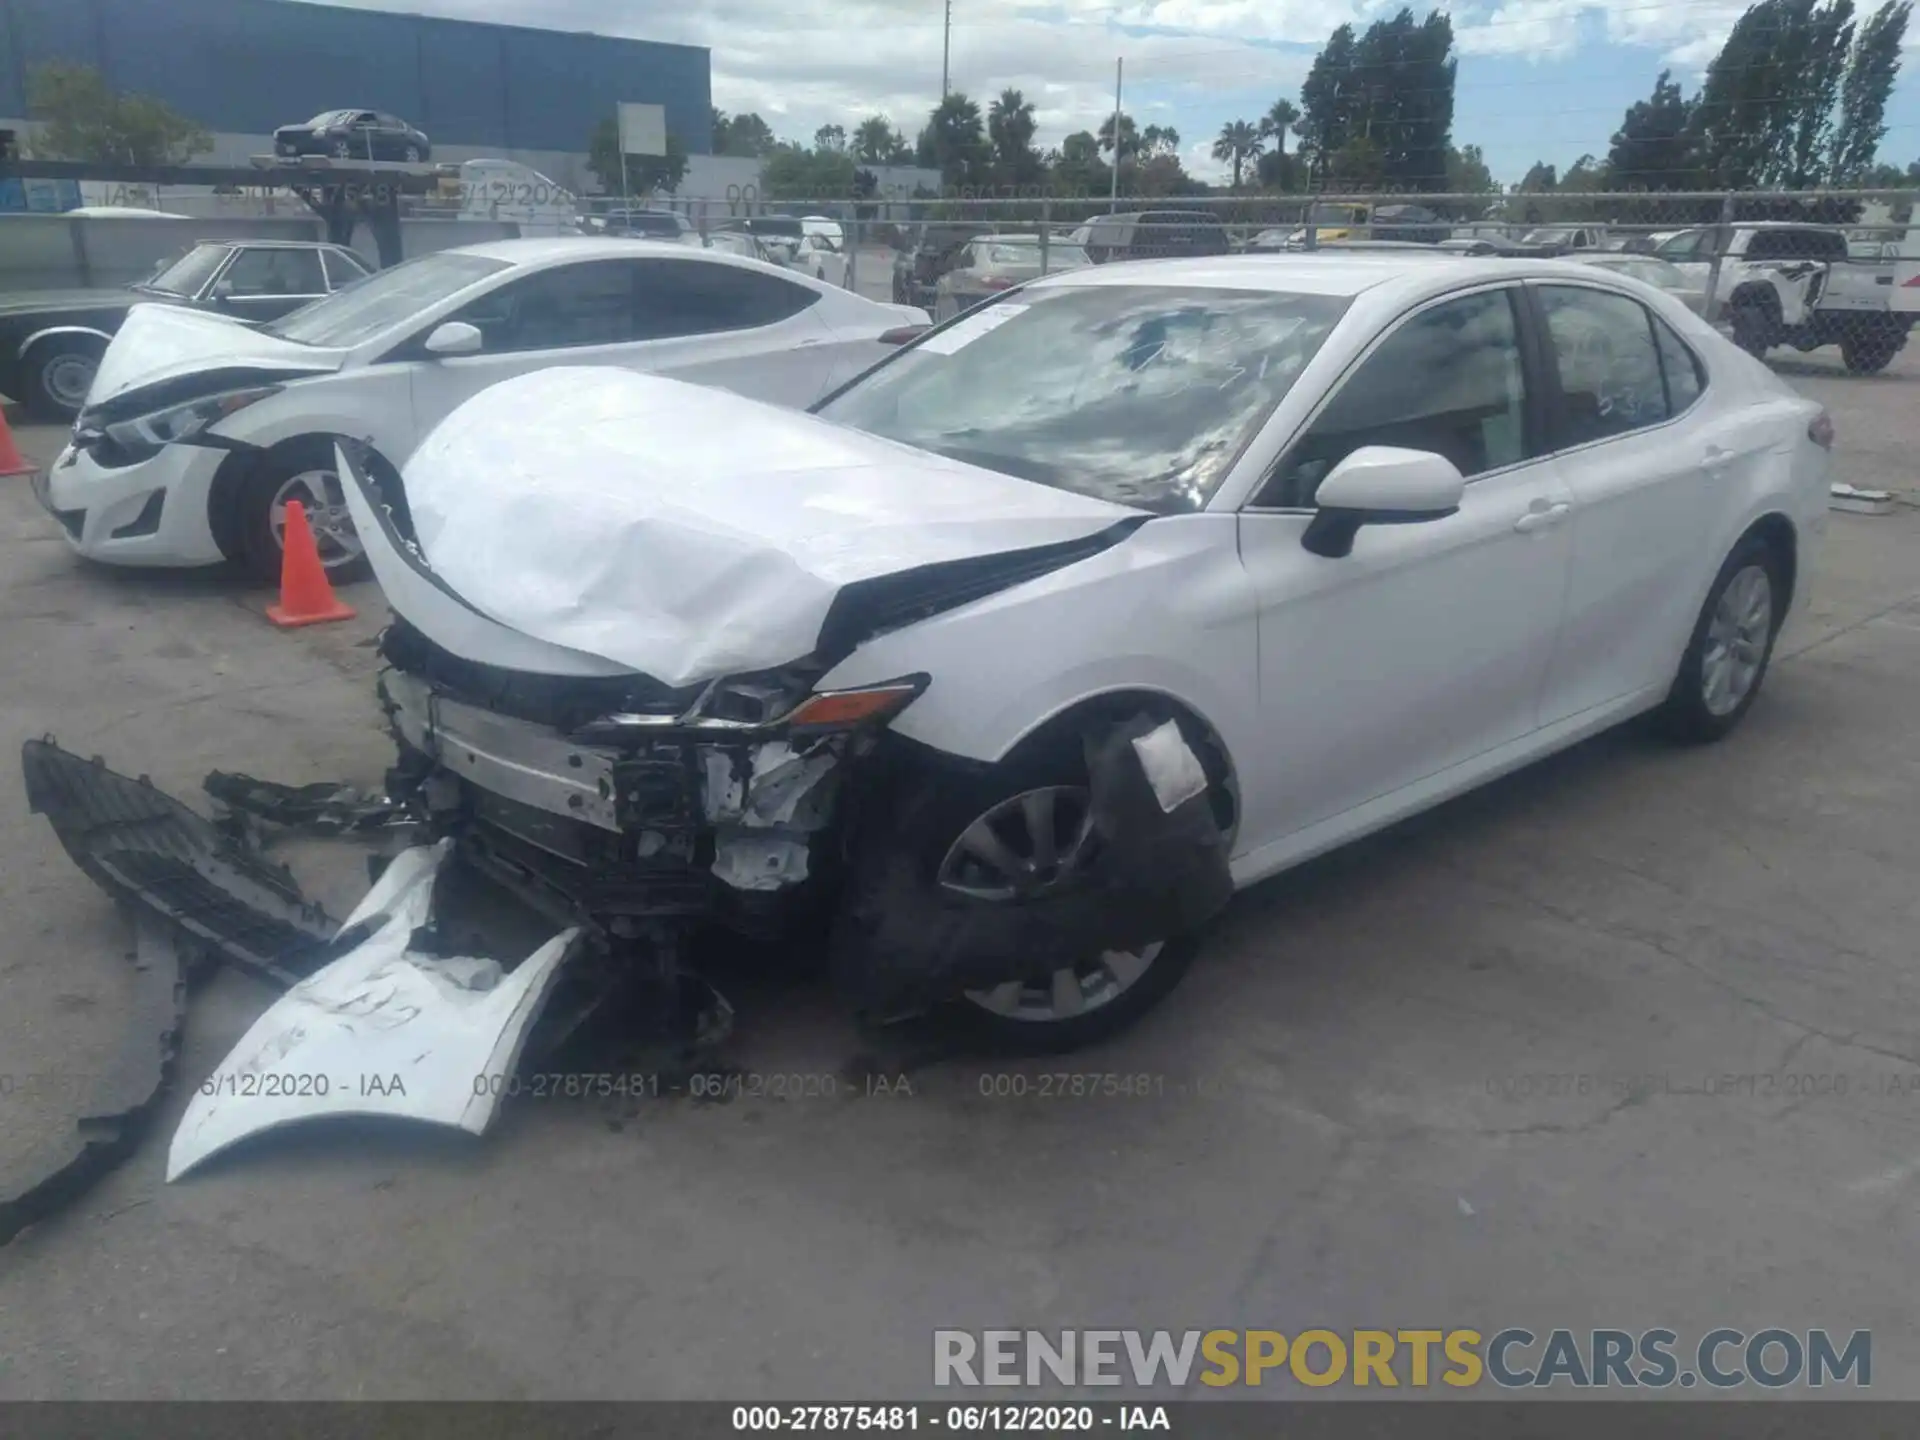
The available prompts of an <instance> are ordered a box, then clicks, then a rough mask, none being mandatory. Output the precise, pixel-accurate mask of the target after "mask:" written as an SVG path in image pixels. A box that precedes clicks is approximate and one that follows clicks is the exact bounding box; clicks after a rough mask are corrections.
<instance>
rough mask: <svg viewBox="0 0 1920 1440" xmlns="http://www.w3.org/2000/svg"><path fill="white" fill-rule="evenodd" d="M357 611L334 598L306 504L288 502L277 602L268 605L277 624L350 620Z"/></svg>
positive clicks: (268, 611) (268, 616)
mask: <svg viewBox="0 0 1920 1440" xmlns="http://www.w3.org/2000/svg"><path fill="white" fill-rule="evenodd" d="M356 613H357V612H356V611H355V610H354V608H353V607H352V606H351V605H348V604H346V603H345V602H343V601H341V600H340V599H338V598H336V597H335V595H334V593H333V586H332V585H330V584H328V583H327V571H326V567H325V566H324V565H322V564H321V563H320V547H319V546H317V545H315V544H314V543H313V530H312V528H311V527H310V526H309V525H308V524H307V507H306V506H304V505H302V504H301V503H300V502H299V501H298V500H289V501H288V502H287V530H286V534H285V535H284V536H282V537H281V541H280V603H279V604H278V605H269V606H268V607H267V618H268V619H269V620H271V621H273V623H274V624H276V625H285V626H293V625H318V624H321V623H322V622H324V621H327V620H351V619H353V617H354V615H355V614H356Z"/></svg>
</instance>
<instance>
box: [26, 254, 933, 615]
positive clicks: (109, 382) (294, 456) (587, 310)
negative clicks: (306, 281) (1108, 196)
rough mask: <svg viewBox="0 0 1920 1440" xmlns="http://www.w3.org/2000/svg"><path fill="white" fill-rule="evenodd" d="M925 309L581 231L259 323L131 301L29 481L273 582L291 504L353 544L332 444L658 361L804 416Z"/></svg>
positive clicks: (141, 546) (166, 552) (385, 448)
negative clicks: (559, 370) (498, 393)
mask: <svg viewBox="0 0 1920 1440" xmlns="http://www.w3.org/2000/svg"><path fill="white" fill-rule="evenodd" d="M926 321H927V316H926V314H925V312H923V311H920V310H915V309H912V308H910V307H907V306H902V305H883V304H876V303H875V302H873V301H871V300H865V299H862V298H861V297H860V296H858V295H853V294H849V293H848V292H847V291H845V290H842V289H840V288H839V287H837V286H833V285H824V284H821V283H820V282H819V281H817V280H815V279H813V278H812V276H811V275H799V274H795V273H793V272H792V271H789V270H786V269H783V268H781V267H779V266H776V265H771V264H767V263H764V262H761V261H757V260H752V259H747V258H743V257H740V256H734V255H727V254H724V253H721V252H719V251H706V250H691V251H690V250H689V249H688V248H687V247H685V246H682V245H675V244H668V243H656V242H649V241H638V240H630V239H625V238H616V239H588V238H585V237H565V238H560V239H550V240H503V241H498V242H495V243H492V244H486V245H471V246H466V247H463V248H460V249H455V250H446V251H442V252H440V253H438V254H432V255H426V256H423V257H421V258H419V259H415V260H409V261H407V262H406V263H404V264H401V265H397V266H395V267H393V268H392V269H390V270H385V271H382V272H381V273H379V274H377V275H374V276H370V277H368V278H367V279H364V280H361V281H359V282H357V283H356V284H354V285H352V286H349V287H348V288H347V289H344V290H342V291H339V292H338V293H336V294H334V295H332V296H330V297H328V298H327V299H324V300H321V301H318V302H316V303H314V304H312V305H308V306H306V307H304V308H302V309H300V310H296V311H294V312H293V313H291V314H289V315H287V316H285V317H284V318H282V319H279V320H275V321H272V322H269V323H267V324H265V325H262V326H259V327H257V328H249V327H247V326H244V325H238V324H235V323H234V322H232V321H231V320H228V319H226V318H224V317H222V316H219V315H210V314H202V313H199V312H197V311H193V310H187V309H180V308H175V307H168V306H161V305H141V306H136V307H135V308H134V310H133V312H132V313H131V314H130V315H129V316H128V318H127V321H126V323H125V324H124V325H123V326H122V327H121V328H120V331H119V332H118V333H117V334H116V335H115V336H114V337H113V341H112V343H111V344H110V345H109V346H108V347H107V350H106V353H105V355H104V356H103V357H102V358H101V361H100V367H99V370H98V372H97V373H96V375H95V377H94V380H93V386H92V389H91V390H90V391H89V393H88V395H87V400H86V404H85V406H84V407H83V409H82V410H81V413H80V415H79V418H78V419H77V420H76V422H75V424H74V430H73V438H72V443H71V444H69V445H68V446H67V448H66V449H65V450H64V451H62V453H61V454H60V456H59V457H58V458H57V459H56V460H55V461H54V463H53V465H52V467H51V468H50V469H49V471H48V472H47V474H46V475H45V476H43V477H41V478H40V479H39V481H38V482H37V484H38V488H39V492H40V495H41V499H42V502H43V503H44V504H45V506H46V507H47V509H49V510H50V511H52V512H53V515H54V517H55V518H56V519H57V520H58V521H59V523H60V527H61V529H62V531H63V533H64V534H65V535H66V537H67V539H68V541H69V542H70V543H71V544H72V546H73V548H74V549H75V550H77V551H78V552H79V553H80V554H82V555H85V556H86V557H88V558H89V559H93V560H99V561H104V562H106V563H109V564H118V565H162V566H167V565H180V566H189V565H211V564H217V563H219V562H221V561H223V560H234V561H239V562H240V563H241V564H243V565H244V566H246V567H247V568H248V569H249V570H251V571H252V572H253V573H254V574H256V575H257V576H259V577H261V578H263V579H272V578H273V577H275V576H277V575H278V574H279V573H280V536H281V532H282V529H283V527H284V525H285V523H286V520H285V517H286V505H287V502H288V501H289V500H299V501H300V502H301V503H302V505H303V506H304V507H305V508H306V510H307V513H308V516H309V518H310V519H311V520H312V522H313V528H314V533H315V537H316V539H317V541H318V543H319V548H320V555H321V559H322V561H323V562H324V563H326V565H327V566H328V568H329V569H334V570H345V569H347V568H349V567H352V566H354V565H356V564H357V563H358V562H359V561H360V557H361V545H360V541H359V538H358V537H357V536H356V535H355V534H354V532H353V527H352V525H351V523H350V522H349V520H348V517H347V512H346V510H345V508H344V505H343V503H342V497H341V492H340V479H339V476H338V475H337V474H336V473H335V471H334V468H333V449H334V442H335V440H336V439H338V438H342V437H344V438H350V439H354V440H362V441H365V442H367V443H368V444H369V445H370V446H371V455H370V459H369V463H370V464H372V465H374V466H375V467H376V468H379V469H385V470H389V471H390V470H392V469H393V468H394V467H397V466H398V465H400V464H402V463H403V462H404V461H405V460H406V458H407V456H408V455H409V454H411V453H412V451H413V447H414V445H415V443H416V442H417V441H418V439H419V437H420V436H422V435H424V434H426V433H427V432H428V431H429V430H431V429H432V428H433V427H434V426H435V425H436V424H437V423H438V422H439V421H440V420H441V419H442V418H443V417H445V416H446V414H447V413H448V412H449V411H451V410H453V409H454V408H455V407H456V406H458V405H459V404H460V403H461V402H463V401H465V400H467V399H469V398H471V397H472V396H474V395H476V394H478V393H479V392H480V391H481V390H484V389H485V388H486V387H487V386H489V385H492V384H494V383H496V382H498V381H500V380H504V379H506V378H507V377H508V376H512V375H519V374H522V373H524V372H526V371H529V370H538V369H542V368H544V367H546V366H549V365H557V364H566V365H605V366H615V367H620V368H624V369H631V370H657V371H661V372H664V373H668V374H672V375H677V376H679V377H681V378H683V379H685V380H689V381H694V382H698V383H701V384H708V385H718V386H722V387H725V388H728V389H731V390H735V391H738V392H739V393H741V394H744V395H751V396H753V397H754V398H755V399H758V400H764V401H768V402H771V403H773V404H777V405H790V406H795V407H800V408H804V407H806V406H808V405H811V404H812V403H813V402H814V401H816V400H818V399H819V398H820V397H821V396H822V395H823V394H825V393H826V392H827V391H828V390H829V389H831V388H832V387H834V386H836V385H838V384H840V383H842V382H843V381H846V380H848V379H850V378H851V377H852V376H853V375H855V374H856V373H858V372H859V371H860V370H863V369H865V368H866V367H868V366H870V365H872V364H874V363H875V362H876V361H878V360H879V359H881V358H883V357H884V356H886V355H888V354H890V353H892V346H893V345H894V344H897V343H899V341H900V340H903V339H905V338H908V337H909V336H910V335H911V334H912V333H913V330H912V327H913V326H915V325H924V324H925V323H926ZM882 337H889V338H888V339H883V338H882Z"/></svg>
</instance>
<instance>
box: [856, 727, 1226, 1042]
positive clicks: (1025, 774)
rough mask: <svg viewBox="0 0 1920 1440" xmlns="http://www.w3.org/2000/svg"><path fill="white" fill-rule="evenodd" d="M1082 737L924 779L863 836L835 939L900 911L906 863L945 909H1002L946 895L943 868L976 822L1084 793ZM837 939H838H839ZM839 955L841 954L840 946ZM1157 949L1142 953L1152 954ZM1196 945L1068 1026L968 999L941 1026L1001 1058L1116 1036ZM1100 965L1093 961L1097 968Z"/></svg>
mask: <svg viewBox="0 0 1920 1440" xmlns="http://www.w3.org/2000/svg"><path fill="white" fill-rule="evenodd" d="M1086 784H1087V773H1086V762H1085V759H1084V757H1083V756H1082V754H1081V752H1080V750H1079V742H1078V739H1077V737H1071V738H1070V739H1068V740H1064V741H1057V742H1053V743H1045V744H1042V745H1039V746H1036V747H1034V748H1032V749H1030V750H1028V751H1027V752H1025V753H1016V754H1015V755H1013V756H1012V757H1009V759H1008V760H1007V761H1006V762H1004V763H1003V764H1001V765H999V766H996V767H995V768H994V769H993V770H991V771H989V772H987V773H986V774H984V775H961V774H954V773H945V772H942V773H923V774H920V775H917V776H914V777H913V778H911V779H908V780H906V781H905V782H904V784H903V786H902V788H901V790H900V792H898V793H896V794H895V795H893V796H892V797H890V799H889V800H888V802H887V805H886V812H885V819H884V820H883V821H880V822H878V823H876V824H875V825H874V827H873V830H872V832H871V833H869V834H867V835H864V836H862V837H861V842H860V843H859V844H858V845H857V846H856V848H855V851H854V853H853V855H852V857H851V860H850V864H849V868H848V871H847V875H846V882H845V885H844V886H843V888H842V891H841V897H840V906H839V910H838V913H837V915H836V917H835V922H834V923H835V927H836V929H837V930H840V929H843V928H844V927H860V926H863V925H867V924H870V923H871V920H870V917H871V915H872V914H873V912H874V909H875V907H879V906H885V905H888V904H890V903H897V897H898V895H899V893H900V892H899V886H900V885H901V883H902V874H903V868H902V867H903V864H904V865H906V866H910V867H911V869H910V870H909V871H906V872H905V873H906V874H908V875H909V876H910V880H909V883H911V884H913V885H915V886H916V887H921V895H920V896H916V897H915V899H916V900H918V899H920V898H923V897H924V898H926V899H927V900H928V902H929V903H932V904H938V905H941V906H943V907H962V908H964V907H968V906H984V905H997V904H1005V903H1015V902H1005V901H991V900H981V899H974V898H972V897H968V896H960V895H955V894H952V893H950V892H943V891H941V890H940V889H939V882H938V876H939V873H940V868H941V864H942V862H943V860H944V859H945V857H946V855H947V852H948V851H949V849H951V848H952V847H953V845H954V843H955V841H956V840H957V839H958V838H959V836H960V834H961V832H962V831H964V830H965V829H966V828H967V827H968V826H969V825H971V824H972V823H973V821H974V820H975V819H976V818H978V817H979V816H981V815H983V814H984V813H985V812H986V811H988V810H990V809H992V808H993V807H994V806H996V805H998V804H1001V803H1003V802H1005V801H1008V800H1011V799H1013V798H1015V797H1017V796H1020V795H1023V794H1025V793H1026V792H1028V791H1031V790H1035V789H1039V788H1043V787H1048V786H1085V785H1086ZM836 938H838V937H836ZM835 948H836V949H838V948H839V947H838V945H836V946H835ZM1151 948H1152V947H1150V946H1149V947H1143V949H1142V952H1141V953H1143V954H1144V953H1146V951H1147V950H1149V949H1151ZM1197 948H1198V947H1197V940H1196V938H1195V936H1193V935H1191V934H1188V935H1177V936H1169V937H1168V938H1167V939H1166V940H1165V941H1163V942H1162V943H1161V946H1160V949H1159V950H1158V952H1157V953H1156V954H1155V955H1154V956H1153V958H1152V959H1151V960H1150V961H1149V962H1148V963H1147V965H1146V968H1145V969H1144V971H1142V972H1141V973H1140V974H1139V975H1138V976H1137V978H1135V979H1133V980H1132V982H1131V983H1130V984H1127V985H1125V987H1124V988H1122V989H1120V991H1119V993H1118V994H1116V995H1113V996H1112V997H1111V998H1109V999H1105V1000H1103V1001H1100V1002H1098V1003H1096V1004H1094V1005H1092V1006H1090V1007H1089V1008H1087V1009H1084V1010H1082V1011H1080V1012H1079V1013H1078V1014H1074V1015H1071V1016H1066V1017H1054V1018H1019V1017H1016V1016H1013V1015H1006V1014H1001V1013H998V1012H996V1011H994V1010H990V1009H988V1008H986V1006H985V1005H983V1004H982V1003H981V1002H979V1001H977V1000H974V999H972V998H969V997H966V996H959V997H953V998H950V999H948V1000H947V1001H946V1002H945V1003H943V1004H942V1005H940V1007H939V1008H938V1009H937V1011H936V1012H935V1013H934V1015H933V1017H932V1018H933V1019H934V1020H935V1021H936V1022H938V1023H941V1024H944V1025H945V1026H946V1027H947V1028H949V1029H950V1030H952V1031H953V1032H954V1033H955V1034H956V1035H957V1036H958V1037H959V1038H960V1039H961V1040H962V1041H963V1042H965V1043H966V1044H968V1045H969V1046H971V1047H974V1048H981V1049H986V1050H991V1051H994V1052H997V1053H1002V1054H1023V1055H1060V1054H1065V1053H1067V1052H1068V1051H1072V1050H1078V1049H1080V1048H1082V1047H1083V1046H1087V1045H1092V1044H1095V1043H1097V1042H1099V1041H1101V1040H1105V1039H1107V1038H1108V1037H1110V1036H1112V1035H1115V1034H1118V1033H1119V1032H1120V1031H1122V1030H1124V1029H1126V1028H1127V1027H1128V1026H1130V1025H1132V1024H1133V1023H1134V1022H1135V1021H1136V1020H1138V1019H1139V1018H1140V1017H1141V1016H1143V1015H1145V1014H1146V1013H1147V1011H1149V1010H1151V1009H1152V1008H1153V1007H1154V1006H1156V1005H1158V1004H1159V1003H1160V1001H1162V1000H1163V999H1165V998H1166V997H1167V995H1168V994H1169V993H1171V992H1172V990H1173V988H1174V987H1175V986H1176V985H1178V984H1179V983H1180V980H1181V979H1182V977H1184V976H1185V975H1186V973H1187V970H1188V968H1189V967H1190V966H1191V965H1192V963H1193V958H1194V954H1195V952H1196V950H1197ZM1098 958H1099V957H1094V956H1089V957H1088V963H1089V968H1093V965H1094V962H1096V961H1097V960H1098Z"/></svg>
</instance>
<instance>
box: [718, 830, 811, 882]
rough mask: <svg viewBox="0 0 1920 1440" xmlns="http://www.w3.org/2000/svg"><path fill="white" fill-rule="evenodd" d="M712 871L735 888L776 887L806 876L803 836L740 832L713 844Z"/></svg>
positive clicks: (805, 853) (798, 880) (805, 849)
mask: <svg viewBox="0 0 1920 1440" xmlns="http://www.w3.org/2000/svg"><path fill="white" fill-rule="evenodd" d="M713 873H714V874H715V875H716V876H717V877H718V878H719V879H720V881H721V882H722V883H723V884H727V885H731V886H732V887H733V888H734V889H736V890H780V889H784V888H785V887H786V886H788V885H798V884H799V883H800V882H801V881H802V880H804V879H806V878H807V846H806V842H805V841H803V840H783V839H781V838H779V837H778V836H774V835H766V836H761V835H740V836H734V837H731V838H727V839H723V840H720V841H719V842H717V843H716V844H715V845H714V847H713Z"/></svg>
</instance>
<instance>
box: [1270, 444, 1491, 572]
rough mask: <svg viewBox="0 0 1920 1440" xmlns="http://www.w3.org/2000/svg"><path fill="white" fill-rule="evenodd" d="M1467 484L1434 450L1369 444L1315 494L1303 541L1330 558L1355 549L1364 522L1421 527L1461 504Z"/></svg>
mask: <svg viewBox="0 0 1920 1440" xmlns="http://www.w3.org/2000/svg"><path fill="white" fill-rule="evenodd" d="M1466 488H1467V482H1466V479H1465V478H1464V477H1463V476H1462V475H1461V474H1460V471H1459V469H1458V468H1457V467H1456V466H1455V465H1454V463H1453V462H1452V461H1451V460H1449V459H1447V457H1446V456H1444V455H1436V454H1434V453H1433V452H1432V451H1430V450H1402V449H1399V448H1398V447H1396V446H1391V445H1365V446H1362V447H1361V448H1360V449H1358V450H1356V451H1354V452H1353V453H1352V454H1351V455H1349V456H1347V458H1346V459H1344V460H1342V461H1341V462H1340V463H1339V464H1338V465H1336V466H1334V467H1333V470H1332V472H1331V473H1330V474H1329V475H1328V476H1327V478H1326V479H1325V480H1322V481H1321V482H1320V488H1319V490H1318V491H1317V492H1316V493H1315V495H1314V504H1315V506H1316V507H1317V509H1316V511H1315V514H1314V517H1313V519H1312V521H1311V522H1310V523H1309V524H1308V525H1307V528H1306V531H1305V533H1304V534H1302V535H1301V537H1300V543H1301V545H1302V546H1303V547H1305V548H1306V549H1307V550H1308V551H1310V552H1311V553H1312V554H1315V555H1320V556H1323V557H1325V558H1326V559H1329V560H1338V559H1342V558H1344V557H1345V556H1348V555H1351V554H1352V553H1353V538H1354V536H1355V535H1357V534H1359V533H1360V527H1361V526H1362V525H1418V524H1421V523H1423V522H1425V521H1428V520H1443V519H1445V518H1446V517H1447V516H1449V515H1452V514H1453V513H1455V512H1456V511H1457V510H1459V508H1460V498H1461V496H1462V495H1464V494H1465V493H1466Z"/></svg>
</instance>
